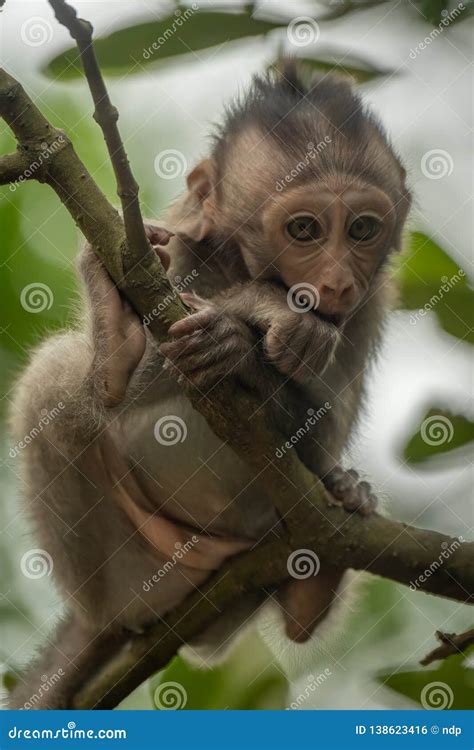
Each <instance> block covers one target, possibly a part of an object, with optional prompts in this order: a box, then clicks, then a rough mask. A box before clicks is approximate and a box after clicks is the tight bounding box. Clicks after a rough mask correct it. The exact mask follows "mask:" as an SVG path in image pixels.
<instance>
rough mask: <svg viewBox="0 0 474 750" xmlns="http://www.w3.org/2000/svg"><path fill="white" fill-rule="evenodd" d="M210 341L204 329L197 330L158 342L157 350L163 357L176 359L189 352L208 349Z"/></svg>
mask: <svg viewBox="0 0 474 750" xmlns="http://www.w3.org/2000/svg"><path fill="white" fill-rule="evenodd" d="M211 345H212V341H211V340H210V339H209V336H206V334H205V332H204V331H197V332H196V333H194V334H191V335H189V336H183V337H182V338H180V339H177V340H176V341H166V342H164V343H163V344H160V346H159V351H160V353H161V354H163V356H164V357H167V358H168V359H172V360H176V359H179V358H180V357H184V356H187V355H188V354H189V353H191V352H193V353H194V352H198V351H200V350H203V349H204V350H206V349H210V347H211Z"/></svg>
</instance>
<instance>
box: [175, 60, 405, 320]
mask: <svg viewBox="0 0 474 750" xmlns="http://www.w3.org/2000/svg"><path fill="white" fill-rule="evenodd" d="M188 188H189V193H188V196H187V206H186V209H187V210H186V216H185V219H184V220H183V225H182V226H181V227H180V230H181V231H182V232H184V233H187V234H188V235H189V236H190V237H192V238H193V239H195V240H197V241H202V240H205V239H207V240H208V241H210V242H211V244H212V245H213V246H214V247H215V250H216V252H218V251H219V249H221V250H222V249H223V248H225V251H226V252H227V253H228V252H229V243H230V246H231V247H232V248H233V249H232V252H233V253H239V254H240V256H241V258H242V261H243V263H244V265H245V267H246V270H247V272H248V274H249V276H250V278H253V279H260V280H262V279H272V280H277V281H279V282H280V283H283V284H284V285H285V286H286V287H288V288H291V287H293V286H294V285H296V284H298V285H303V286H304V285H307V286H308V287H309V288H310V289H315V290H316V292H317V293H316V294H315V299H316V300H317V310H316V311H317V313H318V314H320V315H321V316H322V317H325V318H328V319H329V320H331V321H332V322H334V323H335V324H337V325H339V324H342V323H343V322H344V320H345V319H346V318H347V316H348V315H349V314H350V313H351V312H353V311H354V310H355V309H356V308H357V307H358V306H359V305H360V303H361V302H362V301H363V300H364V298H365V297H366V295H367V294H368V293H369V290H370V288H371V286H372V285H373V284H374V283H375V281H376V279H377V278H378V277H379V274H380V271H381V269H383V267H384V266H385V264H386V260H387V258H388V257H389V255H390V252H391V251H393V250H395V249H398V248H399V247H400V243H401V233H402V229H403V224H404V221H405V219H406V216H407V213H408V210H409V206H410V196H409V192H408V190H407V187H406V184H405V170H404V169H403V167H402V166H401V164H400V162H399V160H398V158H397V156H396V155H395V153H394V151H393V149H392V148H391V146H390V144H389V142H388V140H387V137H386V135H385V133H384V131H383V130H382V128H381V126H380V125H379V123H378V122H377V121H376V120H375V118H374V117H373V115H371V114H370V113H368V112H367V111H366V109H365V108H364V106H363V105H362V103H361V101H360V99H359V98H358V97H357V96H356V95H355V94H354V92H353V91H352V89H351V88H350V86H349V85H348V83H347V82H346V81H345V80H343V79H338V78H334V77H328V76H326V77H323V78H319V79H317V80H316V81H313V83H312V84H311V86H309V87H305V86H304V85H303V84H302V82H301V81H300V80H299V78H298V76H297V74H296V73H295V69H294V67H293V66H292V65H290V66H287V67H286V68H285V69H284V70H283V72H282V73H281V74H280V76H279V77H278V78H276V79H275V78H272V77H271V76H267V77H265V78H257V79H255V81H254V84H253V88H252V89H251V91H250V92H249V93H248V94H247V96H246V97H245V99H244V100H243V101H242V102H237V103H235V104H234V105H233V106H232V107H231V108H230V110H229V111H228V113H227V119H226V121H225V123H224V125H223V126H222V128H221V129H220V131H219V132H218V134H217V136H216V140H215V144H214V149H213V153H212V156H211V158H209V159H206V160H204V161H203V162H201V163H200V164H198V166H197V167H196V168H195V169H194V170H193V171H192V172H191V174H190V175H189V177H188Z"/></svg>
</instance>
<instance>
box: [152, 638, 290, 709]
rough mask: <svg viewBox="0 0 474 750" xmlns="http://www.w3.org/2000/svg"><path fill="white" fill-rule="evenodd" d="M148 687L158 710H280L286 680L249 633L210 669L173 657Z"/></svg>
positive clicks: (283, 703)
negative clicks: (223, 659) (227, 655)
mask: <svg viewBox="0 0 474 750" xmlns="http://www.w3.org/2000/svg"><path fill="white" fill-rule="evenodd" d="M149 687H150V695H151V699H152V702H153V705H154V706H155V707H156V708H157V709H158V710H163V709H166V708H175V709H176V708H181V709H185V710H189V711H191V710H201V711H202V710H225V709H232V710H262V709H281V708H283V707H284V705H285V697H286V693H287V682H286V679H285V678H284V677H283V675H282V674H281V672H280V670H278V669H277V668H276V667H275V666H274V664H273V660H272V657H271V654H270V653H269V652H268V651H267V649H266V647H265V646H264V644H263V643H262V641H261V640H260V639H259V638H258V636H257V635H256V634H249V635H248V636H247V637H246V638H245V639H244V640H243V641H241V642H240V643H239V644H238V645H237V647H236V648H235V650H233V651H232V653H231V655H230V657H229V658H228V659H227V660H226V661H225V662H224V663H223V664H219V665H218V666H215V667H213V668H212V669H199V668H195V667H191V666H189V664H187V662H185V661H184V660H183V659H181V657H179V656H178V657H175V658H174V659H173V660H172V661H171V662H170V664H169V665H168V667H167V668H166V669H165V670H163V671H162V672H160V673H159V674H158V675H156V676H155V677H153V678H152V679H151V680H150V683H149Z"/></svg>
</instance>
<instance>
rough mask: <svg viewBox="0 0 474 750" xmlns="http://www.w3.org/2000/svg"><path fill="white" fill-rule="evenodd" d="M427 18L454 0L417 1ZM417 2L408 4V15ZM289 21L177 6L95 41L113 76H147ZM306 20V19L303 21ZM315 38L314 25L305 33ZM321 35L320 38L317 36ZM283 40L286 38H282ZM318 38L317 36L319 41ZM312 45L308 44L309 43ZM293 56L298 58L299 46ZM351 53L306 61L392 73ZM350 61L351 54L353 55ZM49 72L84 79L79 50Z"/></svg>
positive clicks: (346, 9)
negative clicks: (151, 68)
mask: <svg viewBox="0 0 474 750" xmlns="http://www.w3.org/2000/svg"><path fill="white" fill-rule="evenodd" d="M384 1H385V0H375V1H374V0H368V1H367V0H363V1H362V2H352V0H349V1H348V2H345V0H341V1H340V2H337V1H336V3H334V2H333V0H331V2H329V3H328V7H330V11H329V13H327V14H322V15H321V16H319V15H315V21H316V23H317V24H319V23H321V24H323V23H327V22H328V21H331V20H334V19H336V18H340V17H342V16H344V15H346V14H348V13H354V12H356V11H361V10H367V9H369V8H372V7H374V6H377V5H383V4H384ZM416 4H417V5H418V6H419V7H420V10H421V13H422V14H423V16H424V17H425V19H426V20H427V21H428V22H429V23H430V24H432V25H434V26H436V25H438V24H439V23H440V21H441V20H442V19H443V18H444V15H443V14H445V13H446V12H447V10H449V9H450V8H451V5H450V4H449V2H448V0H418V2H417V3H416ZM471 6H472V0H465V10H464V11H462V12H461V13H460V14H459V15H458V16H457V17H456V19H455V20H456V21H460V20H462V19H463V18H464V17H467V16H468V15H469V13H470V12H471V11H472V7H471ZM410 7H411V4H410V3H409V2H407V3H406V8H407V11H409V10H410ZM285 12H286V14H287V15H286V17H284V16H283V17H282V18H281V19H276V20H275V19H274V18H264V17H261V15H262V10H260V9H258V15H254V13H255V6H254V5H253V4H249V5H248V6H246V7H245V8H243V9H239V10H235V9H234V10H233V11H232V12H229V11H226V12H222V11H217V10H215V11H214V10H213V11H208V10H201V9H199V8H197V9H196V10H194V9H193V7H192V4H191V5H189V6H186V5H177V6H176V10H175V11H174V12H173V13H171V14H169V15H166V16H164V17H163V18H162V19H160V20H159V21H156V20H150V21H148V22H146V23H140V24H134V25H132V26H127V27H124V28H122V29H119V30H117V31H114V32H112V33H111V34H109V35H108V36H105V37H102V38H98V39H97V40H96V42H95V49H96V53H97V58H98V60H99V63H100V65H101V67H102V70H103V71H104V72H105V73H106V74H108V75H119V76H122V75H124V74H128V75H130V74H137V73H141V72H143V68H144V66H148V65H156V64H157V63H159V64H161V65H163V64H164V63H170V62H174V61H175V58H176V57H178V56H183V55H189V54H190V53H191V52H198V51H201V50H204V49H208V48H211V47H216V46H219V45H227V44H228V43H229V42H236V41H242V40H245V39H248V38H249V37H259V36H262V37H263V36H266V35H268V34H269V33H270V32H273V31H275V30H277V29H279V30H280V32H282V33H283V32H286V31H287V25H288V23H289V22H290V21H291V20H292V18H293V17H292V15H291V10H290V8H289V7H286V8H285ZM301 18H303V19H304V18H305V17H301ZM302 33H307V34H311V33H313V32H312V29H311V27H310V26H309V27H308V28H307V30H306V31H305V32H302ZM317 36H319V34H318V35H317ZM281 38H283V36H282V37H281ZM316 41H317V39H316V38H315V43H316ZM305 46H307V45H305ZM291 54H295V49H294V47H293V48H292V49H291ZM346 57H348V56H347V54H345V53H344V51H340V50H334V51H331V50H329V51H328V52H327V53H326V56H325V57H322V58H321V57H319V56H318V58H307V57H306V58H304V61H305V63H306V64H307V65H309V64H311V65H312V66H313V67H314V68H315V69H317V70H320V71H322V72H327V71H329V70H332V71H334V72H343V73H344V74H346V75H351V76H352V77H353V78H354V80H355V81H356V82H358V83H366V82H367V81H369V80H372V79H373V78H375V77H377V76H380V75H387V73H388V71H383V70H379V69H378V67H377V66H375V65H374V64H373V63H371V64H368V63H365V62H364V61H363V60H359V61H357V60H355V59H354V58H353V60H352V64H351V63H350V62H349V61H348V62H347V65H346V63H345V62H344V64H343V65H342V64H340V63H338V62H337V60H338V59H343V60H344V61H345V60H346ZM349 58H350V56H349ZM44 72H45V73H46V74H47V75H49V76H51V77H54V78H57V79H63V80H67V79H73V78H77V77H81V76H82V70H81V66H80V62H79V58H78V53H77V50H76V48H75V47H74V46H71V47H70V48H68V49H67V50H65V51H64V52H62V53H60V54H59V55H57V56H56V57H54V58H53V59H52V60H50V61H49V63H48V64H47V65H46V66H45V68H44Z"/></svg>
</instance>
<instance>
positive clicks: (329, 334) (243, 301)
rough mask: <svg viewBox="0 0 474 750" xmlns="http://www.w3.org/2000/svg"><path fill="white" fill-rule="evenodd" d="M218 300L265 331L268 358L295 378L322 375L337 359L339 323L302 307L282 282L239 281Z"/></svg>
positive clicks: (252, 324) (264, 340)
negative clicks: (326, 319) (333, 322)
mask: <svg viewBox="0 0 474 750" xmlns="http://www.w3.org/2000/svg"><path fill="white" fill-rule="evenodd" d="M217 301H218V303H219V304H221V305H222V307H223V309H224V310H226V311H227V312H231V313H233V314H236V315H240V316H241V317H243V319H244V320H245V321H246V322H247V323H248V325H250V326H252V327H254V328H256V329H257V330H258V331H259V332H260V333H261V334H263V347H264V353H265V356H266V358H267V359H269V360H270V362H272V364H273V365H274V366H275V367H276V369H277V370H278V371H279V372H281V373H282V374H283V375H287V376H290V377H291V378H292V379H294V380H295V381H296V382H309V381H311V379H313V378H314V377H317V376H320V375H321V374H322V373H323V372H324V370H325V369H326V368H327V367H328V365H329V364H330V363H331V362H332V360H333V359H334V356H335V353H336V348H337V346H338V344H339V342H340V339H341V334H340V332H339V330H338V329H337V327H336V326H335V325H333V324H332V323H330V322H327V321H325V320H323V319H322V318H320V317H319V316H318V315H316V314H314V312H313V310H312V309H310V310H299V309H298V308H297V307H296V306H295V305H294V304H293V301H292V297H291V295H290V294H289V292H288V290H287V289H286V288H285V287H282V286H281V285H279V284H276V283H272V282H255V281H254V282H250V283H248V284H241V285H237V286H236V287H232V288H231V289H230V290H227V291H226V293H225V295H221V296H219V297H218V298H217Z"/></svg>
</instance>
